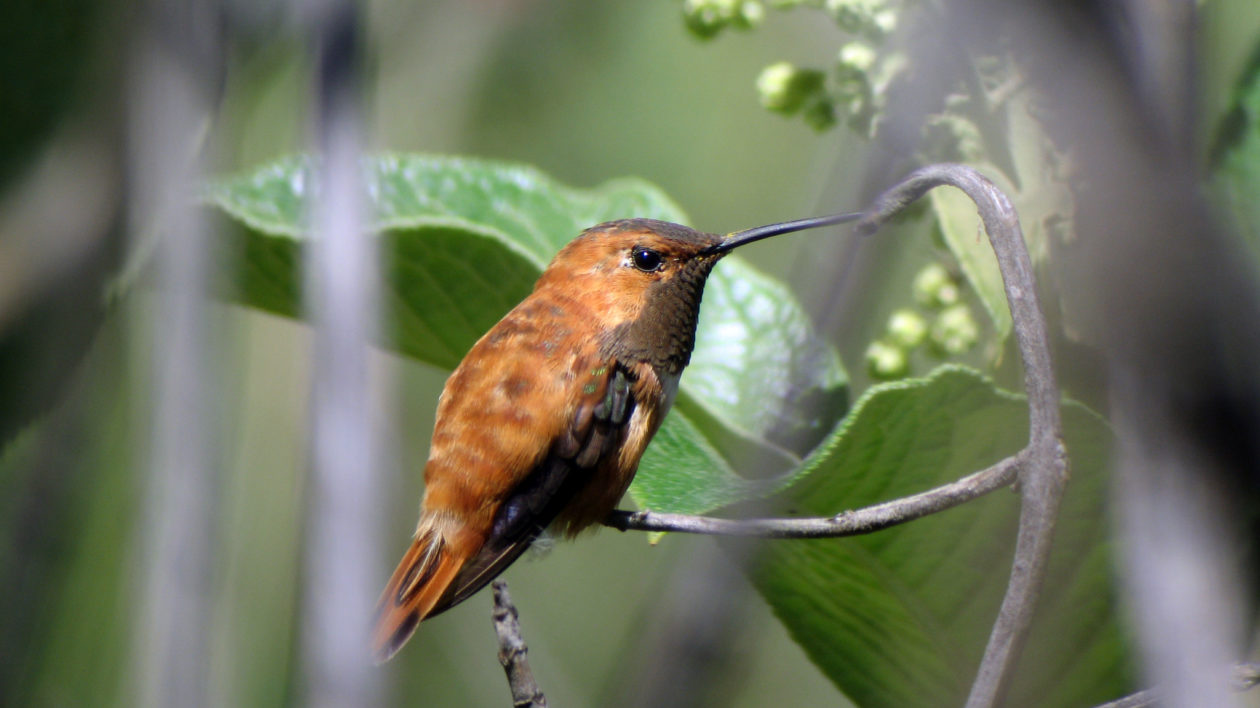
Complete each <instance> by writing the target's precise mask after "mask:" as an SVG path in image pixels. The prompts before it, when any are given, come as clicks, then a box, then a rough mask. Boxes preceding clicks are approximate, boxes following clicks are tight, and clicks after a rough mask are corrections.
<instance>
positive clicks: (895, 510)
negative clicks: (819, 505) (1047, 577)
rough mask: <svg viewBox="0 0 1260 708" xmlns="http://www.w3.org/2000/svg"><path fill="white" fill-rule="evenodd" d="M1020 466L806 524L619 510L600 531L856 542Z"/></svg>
mask: <svg viewBox="0 0 1260 708" xmlns="http://www.w3.org/2000/svg"><path fill="white" fill-rule="evenodd" d="M1021 463H1022V458H1021V456H1020V455H1012V456H1011V457H1008V458H1006V459H1004V460H1002V461H1001V462H999V463H997V464H996V465H993V466H992V467H989V468H988V469H985V470H981V471H980V472H976V473H975V474H971V475H968V476H966V477H963V478H962V479H960V480H958V481H956V482H951V483H949V484H945V485H942V486H940V487H937V488H935V489H930V490H928V491H926V492H920V493H918V494H914V495H911V496H908V497H903V498H901V499H894V500H892V501H887V502H882V503H880V504H874V505H872V506H867V507H863V508H861V509H855V510H852V511H842V512H840V513H839V514H836V515H835V516H828V517H817V518H806V519H719V518H714V517H710V516H688V515H685V514H658V513H656V512H653V511H633V512H632V511H621V510H617V511H614V512H612V513H611V514H609V515H608V518H606V519H604V525H606V526H610V527H612V528H615V529H617V530H619V531H656V532H661V531H672V532H677V533H702V534H709V535H713V536H750V537H756V538H778V539H783V538H839V537H841V536H860V535H862V534H868V533H873V532H875V531H879V530H881V529H886V528H888V527H890V526H896V525H898V524H903V523H905V522H907V521H913V520H915V519H919V518H922V517H924V516H927V515H929V514H935V513H937V512H939V511H944V510H946V509H950V508H952V507H955V506H958V505H959V504H962V503H964V502H968V501H971V500H972V499H975V498H977V497H981V496H984V495H985V494H988V493H989V492H992V491H993V490H995V489H1001V488H1002V487H1006V486H1009V485H1010V484H1011V483H1012V482H1014V481H1015V478H1016V475H1017V474H1018V472H1019V469H1020V467H1021V466H1022V464H1021Z"/></svg>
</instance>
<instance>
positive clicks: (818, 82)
mask: <svg viewBox="0 0 1260 708" xmlns="http://www.w3.org/2000/svg"><path fill="white" fill-rule="evenodd" d="M766 2H767V4H768V5H769V6H770V7H771V8H773V9H776V10H788V9H792V8H796V7H808V8H812V9H814V10H817V11H822V12H825V13H826V14H828V15H829V16H830V17H831V19H832V20H833V21H834V22H835V23H836V24H837V25H838V26H839V27H840V29H842V30H844V31H845V32H847V33H849V34H852V35H854V36H855V37H856V38H857V39H854V40H853V41H851V42H849V43H848V44H845V45H844V46H843V47H841V48H840V51H839V52H838V53H837V55H836V59H835V64H834V66H833V67H832V69H831V70H826V69H817V68H800V67H797V66H794V65H793V64H791V63H788V62H778V63H775V64H771V65H770V66H767V67H766V68H765V69H764V70H763V71H762V72H761V74H760V75H759V76H758V77H757V93H758V95H759V96H760V100H761V104H762V105H763V106H765V107H766V108H767V109H768V110H771V111H774V112H775V113H781V114H783V115H789V116H800V118H801V119H802V120H804V121H805V123H806V124H808V125H809V126H811V127H813V128H814V129H815V130H818V131H823V130H827V129H828V128H831V127H834V126H835V125H836V124H837V123H844V124H845V125H848V126H849V127H850V128H851V129H853V130H854V131H856V132H858V133H860V134H862V135H865V136H868V137H869V136H870V135H871V134H872V133H873V132H874V127H875V122H876V118H877V116H878V114H879V111H880V110H881V109H882V107H883V103H884V94H885V92H886V90H887V87H888V84H889V83H890V82H891V80H892V79H893V78H894V77H895V76H897V75H898V74H899V73H900V71H901V69H902V66H903V64H904V57H902V56H901V55H898V54H881V52H880V50H879V46H880V45H881V44H882V43H883V40H884V38H885V37H887V36H888V35H889V34H890V33H891V32H892V31H893V30H894V29H896V27H897V19H898V13H899V8H900V7H901V4H902V3H903V2H905V0H766ZM764 14H765V5H763V4H762V3H761V2H758V1H756V0H683V19H684V21H685V22H686V25H687V27H688V28H689V29H690V30H691V31H692V33H693V34H695V35H696V36H698V37H702V38H705V39H708V38H710V37H713V36H715V35H717V34H718V33H719V32H721V31H722V30H724V29H726V28H727V27H733V28H736V29H750V28H752V27H755V26H757V25H758V24H759V23H760V22H761V20H762V19H763V17H764Z"/></svg>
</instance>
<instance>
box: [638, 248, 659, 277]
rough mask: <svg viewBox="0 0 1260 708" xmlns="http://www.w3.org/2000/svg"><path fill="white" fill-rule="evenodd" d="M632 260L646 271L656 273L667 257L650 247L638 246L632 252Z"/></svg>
mask: <svg viewBox="0 0 1260 708" xmlns="http://www.w3.org/2000/svg"><path fill="white" fill-rule="evenodd" d="M630 262H631V263H634V267H635V268H638V269H639V270H641V271H643V272H644V273H654V272H656V271H658V270H660V269H661V266H662V265H664V264H665V259H664V258H663V257H662V256H661V254H659V253H657V252H656V251H653V250H652V249H650V248H636V249H634V250H633V251H631V252H630Z"/></svg>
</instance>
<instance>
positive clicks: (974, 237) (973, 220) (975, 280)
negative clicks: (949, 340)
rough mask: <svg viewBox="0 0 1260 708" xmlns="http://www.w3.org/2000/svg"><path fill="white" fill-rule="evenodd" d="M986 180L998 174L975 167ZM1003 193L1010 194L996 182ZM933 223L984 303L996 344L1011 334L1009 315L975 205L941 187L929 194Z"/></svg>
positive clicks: (988, 168) (957, 192)
mask: <svg viewBox="0 0 1260 708" xmlns="http://www.w3.org/2000/svg"><path fill="white" fill-rule="evenodd" d="M975 167H976V168H977V169H979V170H980V171H981V172H982V173H983V174H984V175H985V176H987V177H989V178H990V179H993V178H994V176H995V175H999V174H1001V172H999V171H998V170H997V169H996V168H994V167H993V166H992V165H975ZM998 185H999V187H1001V188H1002V191H1004V192H1007V193H1008V194H1009V193H1010V191H1009V190H1008V189H1007V186H1006V185H1003V184H1002V183H1001V182H1000V181H999V182H998ZM928 198H929V199H930V200H931V202H932V209H933V211H934V212H935V213H936V222H937V224H938V225H939V226H940V229H941V235H942V236H943V237H944V238H945V245H946V246H948V247H949V250H950V252H951V253H953V254H954V258H956V259H957V260H958V265H959V267H961V268H962V272H963V275H964V276H965V277H966V278H967V282H969V283H970V284H971V288H972V289H973V290H975V291H976V295H978V296H979V297H980V302H982V303H984V309H985V311H986V312H988V313H989V319H991V320H992V321H993V329H994V330H996V332H997V336H998V339H999V341H1000V340H1004V339H1006V337H1007V335H1009V334H1010V333H1011V311H1010V308H1009V307H1008V306H1007V304H1006V293H1005V292H1004V291H1003V289H1002V271H1001V270H999V269H998V264H997V256H995V255H993V248H992V247H991V246H990V245H989V239H988V238H987V237H986V236H985V234H984V227H983V225H982V224H981V223H980V215H979V213H978V212H977V211H976V204H975V202H973V201H971V198H970V197H968V196H967V195H966V194H964V193H963V192H962V191H961V190H958V189H954V188H952V187H942V188H938V189H933V190H932V191H931V192H928Z"/></svg>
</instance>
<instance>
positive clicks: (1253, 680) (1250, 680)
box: [1094, 662, 1260, 708]
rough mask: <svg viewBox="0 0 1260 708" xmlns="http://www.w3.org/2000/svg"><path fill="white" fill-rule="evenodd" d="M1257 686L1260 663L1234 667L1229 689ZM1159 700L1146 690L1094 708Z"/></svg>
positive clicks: (1141, 707)
mask: <svg viewBox="0 0 1260 708" xmlns="http://www.w3.org/2000/svg"><path fill="white" fill-rule="evenodd" d="M1258 685H1260V663H1256V662H1244V663H1241V664H1235V665H1234V668H1233V676H1231V677H1230V688H1232V689H1233V690H1235V691H1237V692H1239V693H1241V692H1243V691H1249V690H1251V689H1253V688H1255V687H1256V686H1258ZM1160 699H1161V695H1160V690H1159V689H1158V688H1148V689H1146V690H1144V691H1138V692H1137V693H1131V694H1129V695H1127V696H1125V697H1124V698H1118V699H1116V700H1114V701H1108V702H1106V703H1102V704H1099V705H1097V706H1095V707H1094V708H1147V706H1154V705H1158V704H1159V703H1160Z"/></svg>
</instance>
